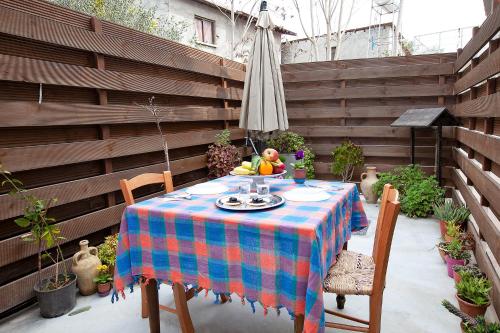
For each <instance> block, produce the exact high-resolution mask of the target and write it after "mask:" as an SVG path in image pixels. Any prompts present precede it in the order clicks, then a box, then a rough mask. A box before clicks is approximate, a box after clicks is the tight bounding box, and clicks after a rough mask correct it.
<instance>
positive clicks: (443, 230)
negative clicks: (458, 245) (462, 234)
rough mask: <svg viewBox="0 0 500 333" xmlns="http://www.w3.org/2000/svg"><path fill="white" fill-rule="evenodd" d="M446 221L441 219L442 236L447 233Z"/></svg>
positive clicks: (440, 229)
mask: <svg viewBox="0 0 500 333" xmlns="http://www.w3.org/2000/svg"><path fill="white" fill-rule="evenodd" d="M446 224H447V223H446V221H443V220H439V231H441V238H444V236H445V235H446Z"/></svg>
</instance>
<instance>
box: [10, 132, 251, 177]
mask: <svg viewBox="0 0 500 333" xmlns="http://www.w3.org/2000/svg"><path fill="white" fill-rule="evenodd" d="M219 132H220V131H218V130H210V131H191V132H179V133H175V134H170V133H168V134H166V139H167V141H168V145H169V149H175V148H182V147H189V146H196V145H203V144H208V143H212V142H213V140H214V137H215V134H217V133H219ZM244 136H245V131H244V130H242V129H233V130H232V132H231V139H232V140H236V139H242V138H243V137H244ZM162 149H163V146H162V143H161V138H160V137H159V135H151V136H139V137H130V138H114V139H106V140H94V141H81V142H71V143H55V144H49V145H39V146H26V147H13V148H0V161H2V164H3V165H4V167H5V168H6V169H7V170H9V171H11V172H15V171H23V170H31V169H38V168H46V167H52V166H57V165H67V164H72V163H79V162H85V161H95V160H101V159H105V158H114V157H119V156H128V155H136V154H143V153H150V152H154V151H161V150H162Z"/></svg>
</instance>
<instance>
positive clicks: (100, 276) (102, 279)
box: [93, 265, 113, 284]
mask: <svg viewBox="0 0 500 333" xmlns="http://www.w3.org/2000/svg"><path fill="white" fill-rule="evenodd" d="M93 280H94V283H97V284H104V283H108V282H111V281H113V277H112V276H111V273H110V272H109V267H108V265H99V266H97V276H96V277H95V278H94V279H93Z"/></svg>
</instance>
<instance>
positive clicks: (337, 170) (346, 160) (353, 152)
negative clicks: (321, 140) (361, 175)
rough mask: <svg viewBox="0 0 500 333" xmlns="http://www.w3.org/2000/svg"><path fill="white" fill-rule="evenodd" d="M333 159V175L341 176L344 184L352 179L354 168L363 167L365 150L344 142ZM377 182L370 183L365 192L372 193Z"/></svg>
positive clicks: (335, 151)
mask: <svg viewBox="0 0 500 333" xmlns="http://www.w3.org/2000/svg"><path fill="white" fill-rule="evenodd" d="M332 159H333V161H332V166H331V171H332V173H333V174H334V175H336V176H341V177H342V181H343V182H348V181H350V180H351V179H352V175H353V173H354V168H355V167H357V166H362V165H363V162H364V159H363V150H362V149H361V147H359V146H357V145H355V144H354V143H352V142H351V141H346V142H342V144H341V145H340V146H338V147H337V148H335V149H334V150H333V152H332ZM376 182H377V180H375V181H374V182H373V183H370V184H369V186H368V187H366V188H365V191H367V190H368V189H369V190H370V191H372V185H373V184H374V183H376Z"/></svg>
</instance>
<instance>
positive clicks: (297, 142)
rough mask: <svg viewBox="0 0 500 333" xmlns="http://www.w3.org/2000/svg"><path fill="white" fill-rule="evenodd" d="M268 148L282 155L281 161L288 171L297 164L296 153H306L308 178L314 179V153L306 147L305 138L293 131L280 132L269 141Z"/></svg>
mask: <svg viewBox="0 0 500 333" xmlns="http://www.w3.org/2000/svg"><path fill="white" fill-rule="evenodd" d="M267 146H268V147H273V148H274V149H276V150H277V151H278V153H279V154H280V159H281V161H282V162H283V163H284V164H285V166H286V170H292V169H293V167H292V163H295V153H296V152H297V151H298V150H302V151H304V168H305V169H306V175H307V178H309V179H311V178H314V164H313V163H314V157H315V156H314V153H313V152H312V151H311V149H310V148H309V147H307V146H306V144H305V140H304V137H302V136H300V135H299V134H297V133H294V132H291V131H284V132H280V133H279V134H278V135H276V136H274V137H273V138H271V139H270V140H268V141H267Z"/></svg>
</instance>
